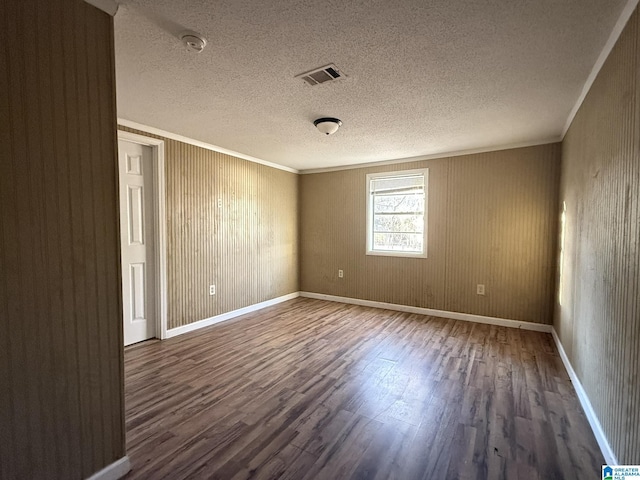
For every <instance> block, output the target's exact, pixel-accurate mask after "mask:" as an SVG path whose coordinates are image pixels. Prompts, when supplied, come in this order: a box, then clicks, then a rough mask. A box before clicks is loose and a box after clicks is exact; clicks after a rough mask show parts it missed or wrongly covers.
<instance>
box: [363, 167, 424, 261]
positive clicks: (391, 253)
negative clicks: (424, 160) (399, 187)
mask: <svg viewBox="0 0 640 480" xmlns="http://www.w3.org/2000/svg"><path fill="white" fill-rule="evenodd" d="M419 174H422V175H423V176H424V231H423V235H424V238H423V240H422V252H402V251H398V250H374V249H373V202H372V198H373V195H372V193H371V181H372V180H375V179H377V178H386V177H403V176H413V175H419ZM366 181H367V188H366V191H367V246H366V249H367V255H378V256H383V257H413V258H427V238H428V236H427V231H428V225H429V222H428V218H429V208H428V207H429V169H428V168H419V169H415V170H398V171H394V172H380V173H369V174H367V176H366Z"/></svg>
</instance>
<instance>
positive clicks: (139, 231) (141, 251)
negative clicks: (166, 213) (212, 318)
mask: <svg viewBox="0 0 640 480" xmlns="http://www.w3.org/2000/svg"><path fill="white" fill-rule="evenodd" d="M152 157H153V151H152V149H151V147H149V146H146V145H140V144H138V143H133V142H128V141H125V140H118V168H119V172H120V236H121V238H120V245H121V250H122V253H121V255H122V306H123V319H124V344H125V345H130V344H132V343H136V342H141V341H143V340H147V339H149V338H153V337H155V336H156V316H155V310H156V309H155V305H156V301H155V285H156V283H155V265H154V258H155V257H154V238H153V237H154V228H153V227H154V218H153V212H154V209H153V161H152Z"/></svg>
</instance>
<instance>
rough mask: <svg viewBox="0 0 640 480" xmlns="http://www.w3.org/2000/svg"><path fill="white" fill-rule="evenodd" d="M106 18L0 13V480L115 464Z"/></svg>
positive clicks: (31, 5) (80, 474)
mask: <svg viewBox="0 0 640 480" xmlns="http://www.w3.org/2000/svg"><path fill="white" fill-rule="evenodd" d="M112 29H113V26H112V19H111V18H110V17H109V16H108V15H106V14H104V13H103V12H101V11H99V10H98V9H96V8H94V7H91V6H89V5H87V4H86V3H85V2H83V1H80V0H77V1H72V2H66V1H65V2H63V1H61V0H54V1H44V0H29V1H25V2H2V3H1V4H0V32H1V33H0V35H1V36H0V42H1V43H2V45H3V49H2V52H1V53H0V62H1V63H0V72H1V73H0V108H1V117H2V122H0V139H1V141H0V153H1V155H0V159H1V164H0V168H1V170H0V187H1V188H0V195H1V202H0V220H1V221H0V225H2V227H1V230H0V236H1V238H0V271H2V276H1V278H0V315H1V316H0V328H1V330H2V332H3V333H2V345H1V346H0V348H2V354H0V355H1V358H0V384H1V385H2V388H1V389H0V411H1V412H2V413H0V432H1V433H0V478H3V479H5V478H6V479H13V478H32V479H38V478H64V479H73V478H78V479H81V478H86V477H88V476H90V475H91V474H93V473H94V472H96V471H98V470H100V469H102V468H103V467H105V466H106V465H108V464H110V463H112V462H114V461H115V460H117V459H119V458H121V457H122V456H123V455H124V431H123V415H124V410H123V388H122V386H123V379H122V334H121V329H122V320H121V298H120V288H119V285H120V279H119V242H118V232H117V225H118V222H117V215H118V212H117V192H116V182H117V179H116V163H115V162H116V156H115V154H116V151H115V148H116V147H115V126H116V125H115V122H116V115H115V90H114V88H115V87H114V72H113V31H112Z"/></svg>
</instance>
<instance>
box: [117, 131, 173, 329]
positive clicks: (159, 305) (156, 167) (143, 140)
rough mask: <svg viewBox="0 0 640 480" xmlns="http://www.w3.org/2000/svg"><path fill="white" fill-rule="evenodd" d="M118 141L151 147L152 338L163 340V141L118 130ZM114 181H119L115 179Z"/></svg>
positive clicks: (164, 253) (164, 224) (165, 317)
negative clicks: (154, 319)
mask: <svg viewBox="0 0 640 480" xmlns="http://www.w3.org/2000/svg"><path fill="white" fill-rule="evenodd" d="M118 140H124V141H127V142H132V143H138V144H140V145H144V146H147V147H150V148H151V151H152V159H151V162H152V165H153V175H152V177H153V234H154V240H155V249H154V250H155V258H154V260H155V265H156V267H155V282H154V283H155V285H154V293H155V300H156V314H157V315H156V337H157V338H159V339H160V340H164V339H166V338H167V217H166V215H165V212H166V198H165V195H166V192H165V178H164V140H160V139H158V138H151V137H145V136H144V135H138V134H137V133H131V132H125V131H122V130H118ZM118 181H120V180H119V179H118Z"/></svg>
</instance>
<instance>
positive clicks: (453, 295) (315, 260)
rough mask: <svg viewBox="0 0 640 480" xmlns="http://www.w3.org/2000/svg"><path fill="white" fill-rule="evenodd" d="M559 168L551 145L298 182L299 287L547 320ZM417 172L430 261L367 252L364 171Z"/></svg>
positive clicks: (550, 310) (305, 178)
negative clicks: (479, 287) (424, 175)
mask: <svg viewBox="0 0 640 480" xmlns="http://www.w3.org/2000/svg"><path fill="white" fill-rule="evenodd" d="M559 162H560V147H559V144H553V145H543V146H538V147H529V148H521V149H514V150H504V151H498V152H489V153H481V154H476V155H467V156H462V157H454V158H441V159H436V160H428V161H422V162H412V163H404V164H399V165H388V166H384V167H375V168H362V169H353V170H343V171H337V172H328V173H318V174H309V175H302V176H301V218H302V220H301V224H302V225H301V242H300V243H301V267H302V273H301V288H302V290H305V291H310V292H318V293H325V294H330V295H338V296H345V297H354V298H360V299H366V300H375V301H380V302H390V303H398V304H402V305H412V306H419V307H426V308H434V309H439V310H447V311H455V312H464V313H472V314H477V315H488V316H494V317H501V318H509V319H515V320H524V321H530V322H536V323H547V324H548V323H551V321H552V313H553V300H552V296H553V291H554V274H555V246H556V240H555V239H556V232H557V220H556V219H557V214H556V212H557V198H558V194H557V192H558V176H559ZM423 167H427V168H429V207H428V209H429V211H428V214H429V218H428V222H429V223H428V225H429V230H428V258H425V259H420V258H399V257H380V256H372V255H365V238H366V232H365V228H366V218H365V213H366V198H365V195H366V194H365V192H366V184H365V177H366V174H368V173H373V172H380V171H395V170H407V169H414V168H423ZM338 269H342V270H344V272H345V273H344V275H345V276H344V278H343V279H340V278H338V275H337V273H338ZM478 283H482V284H484V285H485V287H486V295H485V296H478V295H476V284H478Z"/></svg>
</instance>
